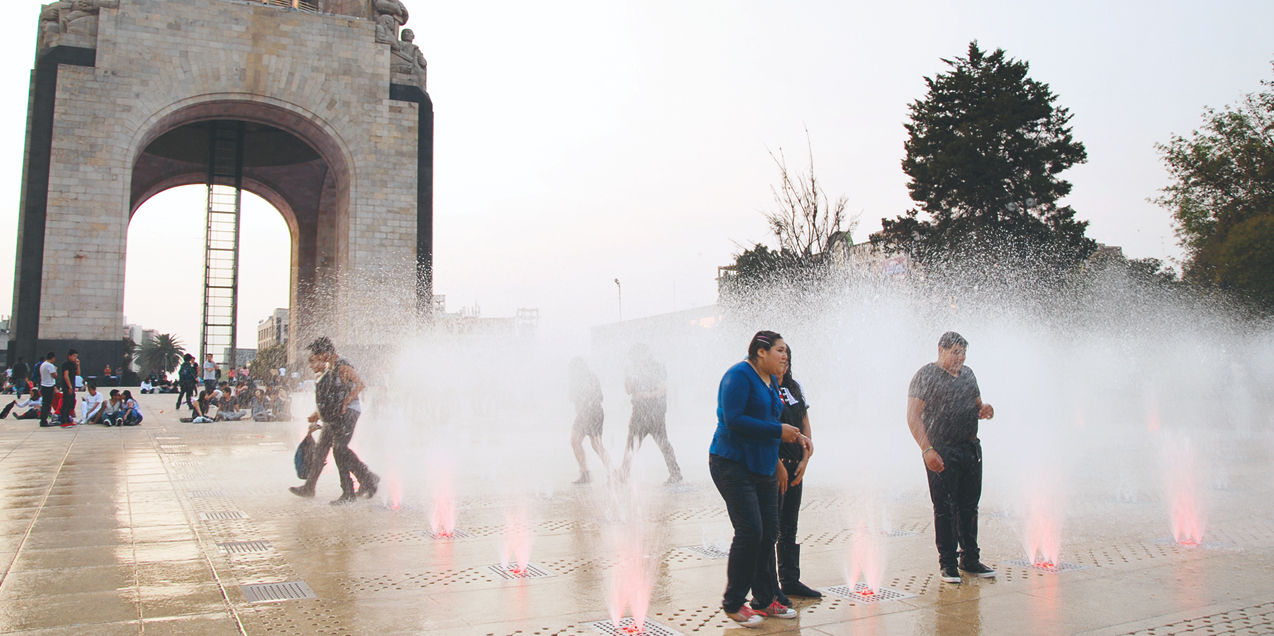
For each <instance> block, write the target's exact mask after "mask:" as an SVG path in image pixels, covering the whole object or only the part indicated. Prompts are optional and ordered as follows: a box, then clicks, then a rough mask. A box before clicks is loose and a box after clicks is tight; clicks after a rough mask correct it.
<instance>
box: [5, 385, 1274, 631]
mask: <svg viewBox="0 0 1274 636" xmlns="http://www.w3.org/2000/svg"><path fill="white" fill-rule="evenodd" d="M147 397H148V398H149V396H147ZM167 399H168V398H166V397H162V396H161V397H159V398H158V399H156V398H150V399H149V400H148V401H147V402H146V406H147V408H148V414H147V419H146V424H145V425H144V426H142V427H138V428H130V429H105V428H99V427H81V428H78V429H73V430H61V429H39V428H36V427H34V426H33V425H31V424H30V423H29V422H13V421H3V422H0V468H3V470H0V572H2V573H3V580H2V581H0V631H3V632H5V633H12V632H18V633H29V634H71V633H75V634H82V633H91V634H102V635H107V636H109V635H113V634H138V633H146V634H207V635H220V634H378V635H379V634H423V633H428V634H440V635H455V636H460V635H465V636H470V635H487V636H511V635H513V634H525V635H531V634H542V635H556V636H582V635H585V634H597V633H599V632H596V631H594V630H593V628H591V627H589V625H588V623H591V622H593V621H599V620H605V619H608V618H609V614H608V607H607V606H608V601H607V597H608V589H607V586H608V581H609V580H611V579H610V571H611V569H612V568H614V567H616V561H617V558H616V554H615V553H614V549H613V548H614V541H612V540H611V538H610V537H611V533H612V531H613V529H614V528H616V527H622V525H623V523H625V522H624V521H623V518H624V515H625V514H629V513H628V512H626V510H628V509H625V508H624V507H623V505H622V502H616V501H615V494H614V492H612V491H610V490H608V488H607V487H606V485H605V484H598V485H592V486H587V487H569V486H566V485H565V484H566V483H567V482H568V481H569V479H570V473H569V468H570V465H569V463H567V464H564V467H565V469H566V470H567V471H568V472H564V473H563V480H562V484H563V486H562V489H559V490H558V491H557V492H550V493H540V496H538V497H535V498H533V499H532V500H531V501H529V503H528V501H527V500H525V499H523V500H519V501H517V502H514V501H511V499H510V497H507V496H504V495H501V493H500V492H499V490H498V489H497V488H496V487H494V486H490V485H486V486H484V485H481V484H477V485H474V484H469V485H463V484H457V493H456V497H457V499H458V508H457V510H458V518H457V525H456V528H457V529H458V530H461V531H463V533H461V534H457V536H455V537H453V538H450V539H447V538H434V536H431V535H430V534H429V531H430V530H431V529H432V527H431V523H430V510H429V509H428V506H427V505H425V504H423V503H413V502H411V501H408V502H405V505H400V506H398V507H397V508H395V507H394V506H385V505H380V506H378V505H376V503H377V502H367V501H360V502H359V503H358V504H356V505H353V506H345V507H332V506H329V505H327V500H328V499H331V498H334V497H335V496H336V494H338V493H337V492H336V486H335V478H334V477H333V476H331V475H325V477H324V480H323V481H321V482H320V496H319V497H318V498H315V499H312V500H306V499H299V498H296V497H293V496H291V495H289V494H287V492H286V490H285V489H286V487H287V486H289V485H294V484H295V483H296V478H295V474H294V469H293V466H292V450H293V444H294V443H295V441H296V440H298V439H299V437H300V431H301V430H302V428H301V427H302V426H303V425H302V424H299V423H286V424H253V423H222V424H216V425H207V426H203V427H199V426H198V425H190V424H181V423H179V422H177V421H176V419H175V417H174V416H173V414H172V413H171V412H168V413H161V412H160V411H159V409H160V408H161V407H159V406H158V405H159V404H160V402H159V400H164V402H165V403H166V401H167ZM1250 442H1251V440H1248V442H1244V443H1240V442H1235V443H1234V445H1235V448H1234V450H1233V453H1231V454H1230V456H1231V457H1232V459H1233V462H1232V464H1231V466H1230V468H1229V473H1230V479H1229V481H1228V482H1227V484H1226V488H1225V490H1218V491H1216V492H1214V493H1212V494H1213V497H1212V508H1211V510H1210V521H1209V527H1208V537H1209V539H1208V542H1207V544H1206V545H1205V546H1203V547H1195V548H1190V547H1182V546H1178V545H1174V544H1172V543H1171V542H1167V541H1162V540H1161V539H1162V537H1163V536H1164V535H1166V534H1167V532H1168V530H1167V521H1166V519H1167V513H1166V512H1165V511H1164V510H1163V508H1162V506H1161V505H1159V504H1158V502H1155V501H1148V502H1147V501H1139V502H1133V503H1129V502H1121V501H1119V500H1118V499H1117V498H1116V497H1114V496H1113V495H1112V496H1106V495H1105V494H1103V493H1102V492H1093V493H1080V495H1083V496H1074V497H1072V501H1073V502H1077V503H1075V504H1074V505H1072V506H1071V507H1070V509H1069V510H1068V513H1067V514H1068V518H1067V526H1066V532H1067V537H1068V538H1067V541H1066V543H1065V547H1064V548H1063V552H1062V559H1063V561H1065V562H1067V563H1073V564H1075V565H1077V566H1082V569H1075V570H1074V571H1068V572H1063V573H1060V574H1055V573H1048V572H1041V571H1038V570H1034V569H1030V568H1025V567H1021V566H1014V565H1006V562H1007V561H1010V560H1013V559H1020V558H1022V554H1021V552H1022V549H1021V547H1020V546H1021V539H1020V536H1019V534H1020V532H1019V530H1020V528H1021V520H1020V519H1018V518H1016V517H1015V516H1014V515H1012V514H996V513H997V512H998V511H995V510H987V511H986V512H987V513H988V514H986V515H984V517H983V519H982V541H983V549H984V557H985V560H986V561H987V562H988V563H990V564H992V565H995V566H998V568H999V571H1000V575H999V577H998V578H996V579H993V580H975V579H966V580H965V582H964V584H962V585H960V586H952V585H945V584H943V583H941V582H940V581H939V580H938V578H937V576H936V575H937V572H936V567H935V561H936V558H935V555H934V553H933V546H932V541H933V539H932V530H931V528H930V523H929V513H928V507H927V501H926V499H925V497H923V496H919V495H922V494H923V493H904V494H903V496H899V497H897V498H896V500H895V502H894V510H893V513H892V515H893V525H894V528H895V529H898V530H900V532H896V533H893V534H895V535H897V536H893V537H889V538H882V539H881V543H882V544H883V545H884V546H885V549H886V550H888V553H889V555H888V556H889V559H888V571H887V573H886V575H885V578H884V585H885V587H886V588H890V589H894V590H897V591H899V592H904V593H906V594H907V595H909V596H907V597H906V598H902V599H900V600H894V601H886V602H877V603H862V602H854V601H850V600H846V599H843V598H837V597H833V596H828V597H826V598H824V599H823V600H822V601H820V602H801V603H799V607H800V609H801V616H800V618H799V619H797V620H794V621H777V620H774V621H768V624H767V625H765V626H764V629H762V630H761V631H762V632H763V633H784V634H807V635H818V636H826V635H829V634H856V635H863V634H867V635H887V634H940V635H943V636H963V635H966V634H1042V635H1051V634H1058V635H1062V634H1082V633H1090V634H1097V635H1106V636H1115V635H1118V634H1133V633H1135V634H1156V635H1163V634H1184V633H1199V634H1203V633H1207V634H1224V633H1271V631H1272V630H1274V581H1271V577H1270V576H1269V573H1270V572H1271V571H1274V570H1272V568H1271V566H1272V565H1274V511H1272V510H1271V505H1270V503H1269V501H1270V494H1271V489H1272V488H1274V482H1272V481H1271V479H1270V478H1269V473H1268V471H1267V470H1265V469H1264V468H1263V467H1264V466H1266V465H1267V464H1266V457H1265V449H1267V448H1268V447H1269V445H1268V444H1267V443H1264V442H1262V443H1258V444H1252V443H1250ZM563 452H566V451H565V446H564V445H563ZM645 500H646V501H645V505H644V507H642V508H641V510H642V511H643V512H642V515H643V516H644V518H645V520H646V522H647V523H648V524H649V527H650V528H651V531H650V532H649V533H648V535H647V536H645V537H644V544H643V545H644V550H645V552H646V554H645V555H643V558H645V559H648V560H651V562H652V563H653V568H652V569H653V572H654V575H653V576H654V580H655V585H654V589H653V593H652V594H651V598H650V610H649V619H650V620H651V621H653V622H654V623H657V624H659V625H662V626H664V627H666V628H668V629H669V630H672V631H673V632H676V633H681V634H685V635H689V634H721V633H723V632H727V631H728V632H731V633H738V632H737V630H734V629H730V624H729V623H728V622H727V621H726V620H725V619H724V617H723V616H722V614H721V613H720V611H719V610H718V609H717V607H718V602H719V596H720V592H721V590H722V588H723V587H724V582H725V561H724V560H722V559H714V558H711V556H710V555H711V551H704V552H700V553H697V552H693V551H689V550H686V549H685V548H686V547H688V546H710V545H714V544H716V543H717V542H718V540H719V539H720V537H719V536H718V535H719V534H721V532H722V527H725V528H727V529H728V525H727V523H728V522H727V520H726V518H725V512H724V508H723V506H722V505H721V503H720V500H719V498H718V496H717V494H716V492H715V490H714V489H713V488H712V485H711V483H710V482H707V481H702V482H699V481H696V480H694V479H692V480H691V483H690V484H688V485H683V486H679V487H675V488H664V487H662V486H656V485H655V482H654V481H652V483H651V485H650V487H649V488H648V489H647V492H646V494H645ZM805 501H806V505H805V509H804V512H803V517H802V521H801V523H802V528H801V539H802V541H801V542H802V543H803V546H804V548H803V553H802V557H803V562H804V563H803V565H804V575H803V578H804V580H805V581H806V582H808V583H810V584H811V585H814V586H817V587H824V588H825V587H829V586H834V585H840V584H843V583H844V581H843V571H844V567H843V562H842V560H843V558H844V556H845V555H846V554H847V553H848V551H849V546H850V544H851V538H852V533H851V532H850V531H849V530H847V529H846V527H845V523H844V521H843V519H844V517H843V513H842V511H843V510H844V508H845V502H844V501H843V500H841V499H840V495H838V494H837V493H836V492H835V491H834V490H832V489H829V488H820V487H818V486H817V485H816V484H812V485H810V487H809V490H807V492H806V495H805ZM515 505H527V506H529V510H531V512H530V513H529V515H528V517H527V521H526V522H525V523H526V525H527V527H529V529H530V531H531V534H532V535H533V542H534V545H533V553H532V554H531V557H530V560H531V562H532V564H534V565H535V566H536V567H538V568H540V569H542V570H544V571H545V572H546V573H548V574H551V576H546V577H543V578H534V579H521V580H509V579H506V578H505V577H502V576H499V575H498V574H497V573H496V572H495V571H494V570H492V569H491V567H490V566H492V565H495V564H498V563H499V560H500V550H501V548H500V546H501V540H502V539H501V537H502V536H505V535H506V534H507V531H508V528H507V524H506V520H507V518H508V516H507V515H508V511H509V510H510V509H512V508H513V507H514V506H515ZM283 583H288V584H292V585H291V586H290V587H288V586H282V585H276V586H264V587H256V588H251V589H249V590H246V591H245V588H244V587H243V586H250V585H257V584H283ZM248 594H251V595H252V596H251V597H249V596H248ZM272 594H273V595H282V596H283V597H285V598H286V597H288V596H289V595H291V596H292V597H299V598H290V600H279V601H278V602H257V603H254V602H250V601H251V600H252V599H257V598H261V597H262V595H264V596H265V598H267V599H268V598H273V597H271V596H270V595H272Z"/></svg>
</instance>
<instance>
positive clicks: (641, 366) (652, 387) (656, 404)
mask: <svg viewBox="0 0 1274 636" xmlns="http://www.w3.org/2000/svg"><path fill="white" fill-rule="evenodd" d="M625 371H626V373H625V375H626V376H627V377H626V378H625V384H626V385H627V387H628V392H629V393H631V394H633V396H634V397H633V412H634V413H637V414H642V415H660V414H662V413H664V412H665V411H667V410H668V397H667V395H664V396H661V397H657V398H646V399H639V398H637V397H636V394H638V393H651V392H654V391H658V390H659V387H660V386H663V384H664V383H665V382H667V381H668V370H667V369H666V368H664V365H663V363H661V362H659V361H658V360H656V359H654V358H649V359H647V360H643V361H641V362H638V363H636V364H633V365H631V366H629V367H628V368H627V369H626V370H625Z"/></svg>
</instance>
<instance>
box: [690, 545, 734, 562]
mask: <svg viewBox="0 0 1274 636" xmlns="http://www.w3.org/2000/svg"><path fill="white" fill-rule="evenodd" d="M682 550H686V551H688V552H694V553H695V554H697V555H699V556H702V557H707V558H709V559H726V558H729V557H730V551H729V550H722V549H720V548H718V547H717V546H715V545H688V546H686V547H684V548H682Z"/></svg>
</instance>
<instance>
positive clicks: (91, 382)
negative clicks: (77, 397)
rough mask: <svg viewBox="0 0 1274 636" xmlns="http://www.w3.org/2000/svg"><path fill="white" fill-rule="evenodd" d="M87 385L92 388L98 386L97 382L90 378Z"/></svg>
mask: <svg viewBox="0 0 1274 636" xmlns="http://www.w3.org/2000/svg"><path fill="white" fill-rule="evenodd" d="M87 386H88V388H90V389H96V388H97V382H94V381H92V380H89V381H88V384H87Z"/></svg>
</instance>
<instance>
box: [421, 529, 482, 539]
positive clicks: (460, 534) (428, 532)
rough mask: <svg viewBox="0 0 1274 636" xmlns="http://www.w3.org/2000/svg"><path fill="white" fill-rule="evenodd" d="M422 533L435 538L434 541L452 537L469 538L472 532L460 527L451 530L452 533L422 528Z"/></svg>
mask: <svg viewBox="0 0 1274 636" xmlns="http://www.w3.org/2000/svg"><path fill="white" fill-rule="evenodd" d="M420 534H422V535H424V536H426V537H429V538H430V539H433V540H434V541H449V540H451V539H468V538H470V537H472V536H473V535H472V534H469V533H468V532H465V531H464V530H461V529H459V528H456V529H455V530H452V531H451V534H443V533H442V532H434V531H432V530H422V531H421V532H420Z"/></svg>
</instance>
